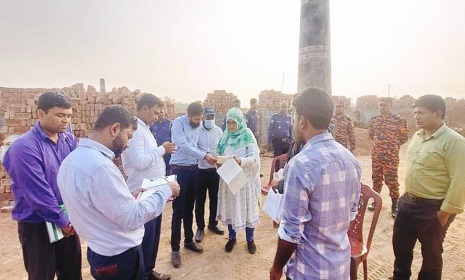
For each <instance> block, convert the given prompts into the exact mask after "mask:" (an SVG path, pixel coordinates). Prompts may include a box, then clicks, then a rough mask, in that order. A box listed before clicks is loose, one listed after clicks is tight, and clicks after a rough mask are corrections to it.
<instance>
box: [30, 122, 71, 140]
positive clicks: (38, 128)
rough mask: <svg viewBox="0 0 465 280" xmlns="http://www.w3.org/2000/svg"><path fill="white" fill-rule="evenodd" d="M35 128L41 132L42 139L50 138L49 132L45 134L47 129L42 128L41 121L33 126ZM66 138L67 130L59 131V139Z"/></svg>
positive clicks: (37, 131)
mask: <svg viewBox="0 0 465 280" xmlns="http://www.w3.org/2000/svg"><path fill="white" fill-rule="evenodd" d="M33 130H34V131H35V132H36V133H38V134H39V136H40V139H42V141H45V140H46V139H49V140H50V138H49V137H48V136H47V134H45V131H44V129H43V128H42V126H41V125H40V123H39V122H37V123H36V124H35V125H34V127H33ZM62 139H63V140H64V139H66V132H58V141H60V140H62Z"/></svg>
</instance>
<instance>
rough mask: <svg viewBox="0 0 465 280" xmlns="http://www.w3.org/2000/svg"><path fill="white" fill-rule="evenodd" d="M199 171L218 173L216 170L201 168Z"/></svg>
mask: <svg viewBox="0 0 465 280" xmlns="http://www.w3.org/2000/svg"><path fill="white" fill-rule="evenodd" d="M199 170H200V171H204V172H213V171H215V172H216V168H206V169H202V168H199Z"/></svg>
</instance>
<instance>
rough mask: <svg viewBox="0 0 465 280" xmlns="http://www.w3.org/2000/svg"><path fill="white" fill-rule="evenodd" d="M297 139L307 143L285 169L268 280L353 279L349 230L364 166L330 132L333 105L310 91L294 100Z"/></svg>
mask: <svg viewBox="0 0 465 280" xmlns="http://www.w3.org/2000/svg"><path fill="white" fill-rule="evenodd" d="M293 106H294V107H295V108H294V116H293V119H294V125H293V127H294V135H295V137H296V140H297V141H299V142H301V143H305V146H304V147H303V149H302V151H301V152H300V153H298V154H297V155H295V156H294V157H293V158H292V159H291V160H290V161H289V163H288V165H287V166H286V171H285V174H286V176H285V179H284V180H285V181H284V209H283V215H282V220H281V224H280V227H279V230H278V235H279V239H278V249H277V252H276V256H275V260H274V263H273V266H272V268H271V271H270V279H280V278H281V276H282V274H283V267H284V266H285V265H286V275H287V278H288V279H349V277H350V243H349V238H348V236H347V230H348V228H349V225H350V221H351V220H352V219H353V218H355V215H356V214H357V206H358V200H359V197H360V189H361V188H360V177H361V167H360V164H359V163H358V162H357V160H356V159H355V158H354V156H353V155H352V153H351V152H350V151H349V150H347V149H346V148H344V147H343V146H342V145H341V144H339V143H337V142H336V141H335V140H334V138H333V137H332V136H331V134H330V133H329V132H328V126H329V124H330V121H331V116H332V112H333V103H332V100H331V97H329V96H328V95H327V94H326V93H325V92H324V91H322V90H320V89H317V88H310V89H308V90H306V91H304V92H303V93H301V94H300V95H298V96H297V97H296V98H295V100H294V101H293Z"/></svg>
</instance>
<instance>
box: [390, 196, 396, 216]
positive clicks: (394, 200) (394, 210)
mask: <svg viewBox="0 0 465 280" xmlns="http://www.w3.org/2000/svg"><path fill="white" fill-rule="evenodd" d="M391 200H392V205H391V213H392V217H393V218H394V219H395V218H396V217H397V208H398V203H397V201H398V199H397V198H391Z"/></svg>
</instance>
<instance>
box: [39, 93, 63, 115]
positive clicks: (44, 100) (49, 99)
mask: <svg viewBox="0 0 465 280" xmlns="http://www.w3.org/2000/svg"><path fill="white" fill-rule="evenodd" d="M53 107H58V108H63V109H69V108H71V103H69V100H68V98H67V97H66V96H65V95H64V94H63V93H62V92H57V91H50V92H46V93H44V94H42V95H41V96H40V97H39V100H38V101H37V109H41V110H43V111H44V112H45V113H46V114H47V113H48V111H49V110H50V109H52V108H53Z"/></svg>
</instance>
